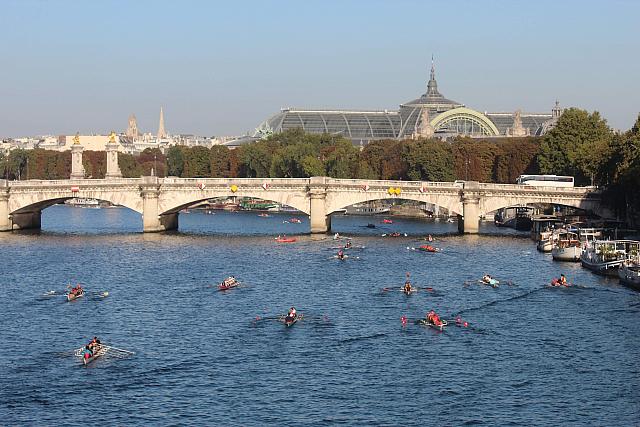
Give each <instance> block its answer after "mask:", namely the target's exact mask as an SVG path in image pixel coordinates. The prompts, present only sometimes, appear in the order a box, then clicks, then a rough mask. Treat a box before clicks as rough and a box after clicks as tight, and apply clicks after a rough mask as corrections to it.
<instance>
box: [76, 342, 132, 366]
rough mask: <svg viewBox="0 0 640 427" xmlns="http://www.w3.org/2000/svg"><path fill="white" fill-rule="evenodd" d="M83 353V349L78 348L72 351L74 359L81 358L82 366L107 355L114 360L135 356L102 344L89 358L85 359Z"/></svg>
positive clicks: (126, 351)
mask: <svg viewBox="0 0 640 427" xmlns="http://www.w3.org/2000/svg"><path fill="white" fill-rule="evenodd" d="M84 352H85V347H80V348H79V349H76V350H75V351H74V355H75V356H76V357H80V358H82V363H83V364H84V365H87V364H89V363H91V362H93V361H94V360H96V359H97V358H99V357H102V356H105V357H106V356H107V355H108V356H112V357H115V358H119V359H123V358H125V357H128V356H132V355H134V354H135V353H134V352H133V351H129V350H123V349H121V348H117V347H112V346H109V345H104V344H102V345H100V347H98V349H97V350H95V351H94V352H93V354H92V355H91V357H87V358H85V357H84Z"/></svg>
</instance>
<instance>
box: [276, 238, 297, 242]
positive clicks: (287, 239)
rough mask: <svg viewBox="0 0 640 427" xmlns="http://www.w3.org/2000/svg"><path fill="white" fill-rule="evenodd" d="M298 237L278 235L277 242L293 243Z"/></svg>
mask: <svg viewBox="0 0 640 427" xmlns="http://www.w3.org/2000/svg"><path fill="white" fill-rule="evenodd" d="M296 240H298V239H296V238H295V237H276V242H278V243H293V242H295V241H296Z"/></svg>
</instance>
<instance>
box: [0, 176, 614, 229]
mask: <svg viewBox="0 0 640 427" xmlns="http://www.w3.org/2000/svg"><path fill="white" fill-rule="evenodd" d="M229 196H237V197H254V198H259V199H264V200H269V201H274V202H278V203H281V204H284V205H288V206H291V207H293V208H296V209H298V210H300V211H302V212H304V213H305V214H307V215H309V217H310V222H311V232H312V233H326V232H329V231H330V230H331V213H332V212H336V211H338V210H340V209H344V208H345V207H347V206H349V205H352V204H354V203H362V202H367V201H371V200H386V199H408V200H415V201H418V202H428V203H433V204H436V205H439V206H441V207H444V208H446V209H448V210H449V212H451V213H455V214H457V215H458V229H459V230H460V231H461V232H465V233H477V232H478V224H479V218H480V216H482V215H485V214H487V213H489V212H492V211H495V210H496V209H499V208H503V207H507V206H518V205H523V204H530V203H552V204H558V205H565V206H573V207H577V208H581V209H585V210H587V211H592V212H594V213H595V214H598V215H600V216H610V212H608V211H606V209H605V208H604V206H603V205H602V204H601V203H600V202H601V193H600V192H599V191H598V190H596V189H595V188H594V187H575V188H560V187H532V186H526V185H511V184H484V183H479V182H475V181H464V182H460V181H458V182H455V183H454V182H421V181H378V180H359V179H334V178H328V177H311V178H171V177H170V178H158V177H154V176H145V177H141V178H108V179H69V180H56V181H44V180H29V181H7V180H0V231H10V230H19V229H28V228H40V217H41V212H42V210H43V209H45V208H47V207H49V206H52V205H54V204H57V203H60V202H63V201H65V200H67V199H71V198H75V197H82V198H85V197H86V198H92V199H99V200H105V201H108V202H111V203H113V204H116V205H121V206H126V207H128V208H130V209H132V210H134V211H136V212H139V213H140V214H142V219H143V230H144V232H158V231H165V230H171V229H176V228H177V227H178V213H179V212H180V210H181V209H183V208H185V207H188V206H190V205H193V204H195V203H198V202H201V201H204V200H207V199H213V198H218V197H229Z"/></svg>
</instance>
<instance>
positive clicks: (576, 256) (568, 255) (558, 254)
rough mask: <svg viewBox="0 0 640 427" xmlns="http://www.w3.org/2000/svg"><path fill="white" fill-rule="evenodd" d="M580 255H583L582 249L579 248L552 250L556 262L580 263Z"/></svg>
mask: <svg viewBox="0 0 640 427" xmlns="http://www.w3.org/2000/svg"><path fill="white" fill-rule="evenodd" d="M580 255H582V248H581V247H579V246H571V247H568V248H557V247H556V248H553V249H552V250H551V256H552V257H553V259H554V260H556V261H571V262H578V261H580Z"/></svg>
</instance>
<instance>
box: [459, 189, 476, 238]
mask: <svg viewBox="0 0 640 427" xmlns="http://www.w3.org/2000/svg"><path fill="white" fill-rule="evenodd" d="M479 186H480V183H479V182H477V181H465V182H464V187H463V192H462V216H463V217H464V233H472V234H477V233H478V229H479V228H480V194H479V193H478V191H477V189H478V187H479ZM474 190H475V191H474Z"/></svg>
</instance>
